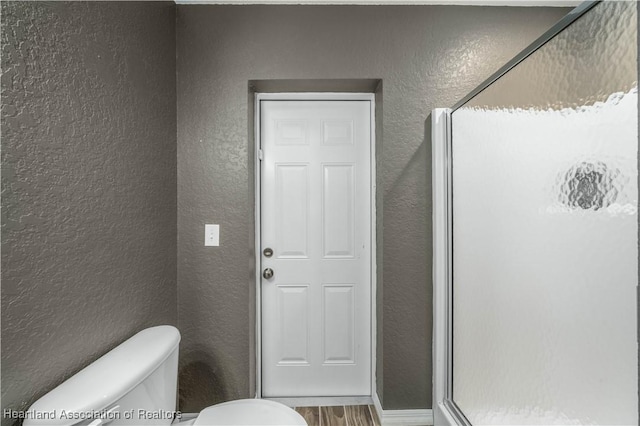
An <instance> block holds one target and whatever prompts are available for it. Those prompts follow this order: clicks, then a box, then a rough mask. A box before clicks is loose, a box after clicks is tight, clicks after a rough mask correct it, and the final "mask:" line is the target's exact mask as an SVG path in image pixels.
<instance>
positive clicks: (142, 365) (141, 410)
mask: <svg viewBox="0 0 640 426" xmlns="http://www.w3.org/2000/svg"><path fill="white" fill-rule="evenodd" d="M179 343H180V332H179V331H178V330H177V329H176V328H175V327H172V326H170V325H162V326H157V327H151V328H147V329H145V330H142V331H141V332H139V333H138V334H136V335H134V336H133V337H131V338H130V339H128V340H126V341H125V342H123V343H122V344H120V345H119V346H117V347H116V348H114V349H113V350H111V351H110V352H108V353H107V354H105V355H104V356H102V357H101V358H99V359H98V360H96V361H95V362H93V363H92V364H91V365H89V366H88V367H86V368H84V369H83V370H81V371H79V372H78V373H77V374H76V375H74V376H73V377H71V378H69V379H68V380H67V381H65V382H64V383H62V384H61V385H60V386H58V387H57V388H55V389H53V390H52V391H51V392H49V393H47V394H46V395H44V396H43V397H42V398H40V399H39V400H38V401H36V402H35V403H34V404H33V405H32V406H31V407H30V408H29V410H28V411H27V413H26V416H27V418H26V420H25V421H24V425H25V426H39V425H92V426H98V425H107V424H108V425H110V426H118V425H168V424H171V422H172V421H173V417H174V414H175V409H176V390H177V379H178V344H179Z"/></svg>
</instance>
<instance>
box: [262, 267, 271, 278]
mask: <svg viewBox="0 0 640 426" xmlns="http://www.w3.org/2000/svg"><path fill="white" fill-rule="evenodd" d="M262 276H263V277H265V278H266V279H269V278H271V277H273V269H271V268H267V269H265V270H264V272H263V273H262Z"/></svg>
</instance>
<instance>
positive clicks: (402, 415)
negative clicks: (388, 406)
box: [373, 393, 433, 426]
mask: <svg viewBox="0 0 640 426" xmlns="http://www.w3.org/2000/svg"><path fill="white" fill-rule="evenodd" d="M373 406H374V407H376V412H377V413H378V418H379V419H380V424H381V425H382V426H426V425H433V410H432V409H430V408H426V409H423V410H384V409H382V404H381V403H380V398H378V394H377V393H374V394H373Z"/></svg>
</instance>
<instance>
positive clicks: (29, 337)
mask: <svg viewBox="0 0 640 426" xmlns="http://www.w3.org/2000/svg"><path fill="white" fill-rule="evenodd" d="M2 69H3V75H2V120H1V130H2V408H12V409H26V408H27V407H28V406H29V405H30V404H31V403H33V402H34V401H35V400H36V399H37V398H38V397H40V396H42V395H43V394H44V393H46V392H47V391H49V390H51V389H52V388H53V387H54V386H56V385H57V384H59V383H60V382H61V381H63V380H64V379H66V378H67V377H69V376H70V375H71V374H73V373H75V372H76V371H78V370H79V369H81V368H82V367H84V366H85V365H87V364H88V363H89V362H90V361H91V360H93V359H95V358H96V357H98V356H99V355H102V354H103V353H105V352H106V351H107V350H109V349H111V348H112V347H113V346H115V345H116V344H118V343H120V342H121V341H123V340H124V339H125V338H127V337H129V336H130V335H132V334H133V333H135V332H136V331H138V330H139V329H141V328H144V327H147V326H151V325H156V324H166V323H169V324H175V323H176V322H177V312H176V297H177V294H176V244H177V236H176V234H177V231H176V95H175V6H174V5H173V4H172V3H164V4H161V3H151V2H148V3H103V2H96V3H93V2H92V3H80V2H77V3H66V2H46V3H45V2H42V3H40V2H2ZM2 424H3V425H8V424H11V421H9V420H8V419H5V420H3V422H2Z"/></svg>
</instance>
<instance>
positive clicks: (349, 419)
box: [295, 405, 380, 426]
mask: <svg viewBox="0 0 640 426" xmlns="http://www.w3.org/2000/svg"><path fill="white" fill-rule="evenodd" d="M295 410H296V411H297V412H298V413H300V414H301V415H302V417H304V419H305V420H306V421H307V423H308V424H309V426H380V421H379V420H378V415H377V413H376V409H375V407H374V406H373V405H339V406H335V407H296V408H295Z"/></svg>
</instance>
